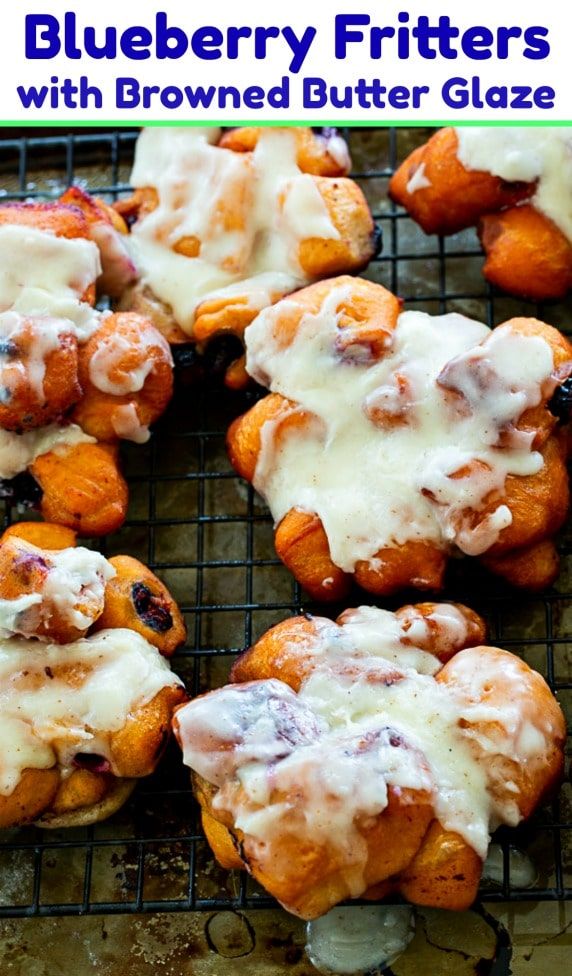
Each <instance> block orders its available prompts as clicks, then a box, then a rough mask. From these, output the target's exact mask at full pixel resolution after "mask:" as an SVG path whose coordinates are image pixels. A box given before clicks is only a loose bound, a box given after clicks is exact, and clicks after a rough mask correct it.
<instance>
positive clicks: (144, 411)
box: [73, 312, 173, 441]
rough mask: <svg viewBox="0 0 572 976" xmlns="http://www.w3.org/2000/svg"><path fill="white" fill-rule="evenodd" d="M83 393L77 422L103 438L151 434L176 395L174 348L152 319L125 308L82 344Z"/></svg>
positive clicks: (107, 320) (99, 437)
mask: <svg viewBox="0 0 572 976" xmlns="http://www.w3.org/2000/svg"><path fill="white" fill-rule="evenodd" d="M79 379H80V383H81V387H82V389H83V396H82V398H81V400H80V402H79V403H78V404H77V405H76V407H75V410H74V412H73V420H74V421H75V422H76V423H77V424H79V426H80V427H81V428H82V430H83V431H85V433H86V434H90V435H91V436H92V437H95V438H97V440H98V441H110V440H111V441H112V440H116V439H117V437H118V436H119V437H121V436H123V437H128V438H129V439H132V440H136V441H139V440H140V441H144V440H146V439H147V438H148V436H149V434H148V427H149V425H150V424H152V423H154V422H155V421H156V420H157V419H158V418H159V417H160V416H161V414H162V413H163V412H164V410H165V409H166V407H167V404H168V403H169V401H170V399H171V397H172V395H173V360H172V358H171V353H170V350H169V346H168V345H167V343H166V341H165V339H164V338H163V336H162V335H161V334H160V332H158V330H157V329H155V328H153V326H151V325H150V323H149V321H148V320H147V319H144V318H142V317H141V316H140V315H135V314H134V313H131V312H120V313H116V314H114V315H110V316H109V317H108V318H106V319H104V321H103V323H102V325H101V328H99V329H98V330H97V332H96V333H95V334H94V335H92V336H91V338H90V339H89V340H88V341H87V342H86V343H85V345H83V346H81V347H80V350H79Z"/></svg>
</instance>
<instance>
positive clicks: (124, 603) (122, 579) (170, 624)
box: [95, 556, 186, 657]
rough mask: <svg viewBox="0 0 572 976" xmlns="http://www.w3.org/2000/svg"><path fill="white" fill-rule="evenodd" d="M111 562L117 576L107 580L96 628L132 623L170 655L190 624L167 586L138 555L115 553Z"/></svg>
mask: <svg viewBox="0 0 572 976" xmlns="http://www.w3.org/2000/svg"><path fill="white" fill-rule="evenodd" d="M109 562H110V564H111V566H113V568H114V570H115V576H113V578H112V579H110V580H109V582H108V583H107V586H106V589H105V603H104V606H103V611H102V613H101V616H100V617H99V619H98V620H97V622H96V624H95V629H96V630H102V629H107V628H108V627H129V628H130V629H131V630H135V631H137V633H138V634H141V636H142V637H144V638H145V639H146V640H147V641H149V643H150V644H154V645H155V647H156V648H157V649H158V650H159V651H160V652H161V654H163V655H164V656H165V657H170V656H171V654H173V653H174V651H175V650H176V649H177V647H179V645H180V644H182V643H183V641H184V639H185V635H186V627H185V621H184V619H183V615H182V613H181V611H180V610H179V608H178V606H177V604H176V602H175V600H174V599H173V597H172V596H171V594H170V593H169V591H168V589H167V587H166V586H165V585H164V584H163V583H161V581H160V580H159V579H157V577H156V576H155V574H154V573H152V572H151V570H150V569H148V568H147V566H144V565H143V563H140V562H139V560H138V559H133V558H132V557H131V556H112V557H111V559H110V560H109Z"/></svg>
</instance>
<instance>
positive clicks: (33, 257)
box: [0, 224, 101, 342]
mask: <svg viewBox="0 0 572 976" xmlns="http://www.w3.org/2000/svg"><path fill="white" fill-rule="evenodd" d="M100 272H101V263H100V258H99V250H98V248H97V245H96V244H94V243H93V241H88V240H85V239H84V238H83V237H80V238H74V239H68V238H66V237H56V235H55V234H50V233H49V232H47V231H42V230H37V229H36V228H34V227H26V226H22V225H18V224H3V225H2V226H0V311H6V310H8V309H14V310H15V311H17V312H21V313H22V314H23V315H42V316H48V317H50V318H60V319H65V320H66V328H67V330H68V331H69V330H70V327H71V328H72V329H73V331H74V332H75V333H76V334H77V336H78V340H79V341H80V342H84V341H86V340H87V339H88V338H89V336H90V335H92V334H93V333H94V332H95V331H96V330H97V329H98V328H99V325H100V322H101V313H100V312H98V311H97V310H96V309H93V308H91V306H90V305H89V304H88V303H87V302H84V301H82V296H83V295H84V294H85V292H86V291H87V289H88V288H89V287H90V286H91V285H93V284H94V282H95V280H96V278H97V277H98V275H99V274H100Z"/></svg>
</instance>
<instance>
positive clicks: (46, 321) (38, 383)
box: [0, 311, 76, 402]
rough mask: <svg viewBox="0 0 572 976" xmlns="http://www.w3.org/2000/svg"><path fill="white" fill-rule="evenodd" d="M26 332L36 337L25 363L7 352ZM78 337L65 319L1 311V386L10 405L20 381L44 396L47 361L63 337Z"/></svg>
mask: <svg viewBox="0 0 572 976" xmlns="http://www.w3.org/2000/svg"><path fill="white" fill-rule="evenodd" d="M24 331H29V332H31V335H32V337H33V338H32V341H31V342H30V344H29V354H28V355H27V356H26V358H25V360H24V359H21V358H19V357H17V356H16V357H14V356H12V355H11V354H10V353H9V351H8V349H9V343H10V342H17V341H18V339H19V338H20V337H21V336H22V333H23V332H24ZM75 334H76V330H75V327H74V326H73V324H72V323H71V322H69V321H68V320H66V319H60V318H52V317H50V316H48V315H45V316H42V317H38V316H23V315H21V314H20V313H19V312H15V311H8V312H0V387H1V388H2V390H3V391H4V390H5V391H6V393H3V396H6V397H7V400H8V402H9V400H10V397H11V395H12V394H13V392H14V389H15V386H16V383H17V382H18V381H20V380H21V379H26V380H27V382H28V383H29V385H30V387H31V388H32V390H33V391H34V393H35V394H36V396H37V397H38V398H40V399H41V398H42V397H43V396H44V377H45V374H46V359H47V357H48V356H49V355H50V354H51V353H53V352H55V351H56V349H58V348H59V347H60V343H61V340H62V337H63V336H65V335H72V336H75ZM4 350H6V351H4Z"/></svg>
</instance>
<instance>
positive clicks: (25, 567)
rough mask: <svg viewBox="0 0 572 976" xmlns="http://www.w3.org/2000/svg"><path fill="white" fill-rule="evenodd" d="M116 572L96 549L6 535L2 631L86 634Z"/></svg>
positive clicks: (2, 543) (62, 640)
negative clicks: (46, 544) (58, 546)
mask: <svg viewBox="0 0 572 976" xmlns="http://www.w3.org/2000/svg"><path fill="white" fill-rule="evenodd" d="M112 573H113V569H112V568H111V567H110V564H109V563H108V562H107V560H106V559H104V557H103V556H101V555H100V554H99V553H97V552H90V551H89V550H87V549H83V548H79V549H76V548H73V547H72V548H67V549H63V550H54V551H50V550H49V549H43V548H39V547H38V546H35V545H33V544H32V543H31V542H27V541H25V540H24V539H23V538H18V537H17V536H16V535H14V534H12V535H8V536H2V538H1V539H0V630H2V631H4V632H6V633H9V634H10V635H12V634H21V635H22V636H24V637H39V638H41V639H43V640H50V641H54V642H55V643H57V644H66V643H69V642H71V641H74V640H78V639H79V638H80V637H84V636H85V634H86V633H87V631H88V630H89V628H90V627H91V626H92V624H93V623H94V622H95V621H96V620H97V618H98V617H100V616H101V614H102V612H103V605H104V594H105V584H106V582H107V580H108V579H109V578H110V576H111V575H112ZM27 598H28V599H27ZM13 607H15V611H14V610H13V609H12V608H13Z"/></svg>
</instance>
